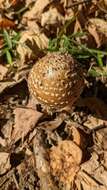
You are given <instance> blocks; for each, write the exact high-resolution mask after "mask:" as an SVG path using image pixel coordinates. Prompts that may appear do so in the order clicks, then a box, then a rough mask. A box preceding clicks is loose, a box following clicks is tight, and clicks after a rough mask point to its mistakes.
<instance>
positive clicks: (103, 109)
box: [82, 97, 107, 119]
mask: <svg viewBox="0 0 107 190" xmlns="http://www.w3.org/2000/svg"><path fill="white" fill-rule="evenodd" d="M82 104H83V105H84V106H87V107H88V108H89V109H90V110H91V111H92V112H95V113H96V115H97V117H100V118H103V119H107V105H106V104H105V103H104V102H103V100H101V99H99V98H97V97H87V98H84V99H82Z"/></svg>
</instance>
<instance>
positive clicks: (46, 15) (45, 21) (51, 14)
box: [41, 7, 64, 27]
mask: <svg viewBox="0 0 107 190" xmlns="http://www.w3.org/2000/svg"><path fill="white" fill-rule="evenodd" d="M63 23H64V17H63V16H62V15H61V14H60V13H59V12H58V10H57V8H55V7H50V8H49V10H48V11H45V12H43V13H42V15H41V25H42V26H43V27H46V26H47V27H48V26H49V25H53V26H54V27H56V26H57V27H58V26H60V25H61V24H63Z"/></svg>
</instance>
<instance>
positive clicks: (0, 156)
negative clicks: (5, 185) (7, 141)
mask: <svg viewBox="0 0 107 190" xmlns="http://www.w3.org/2000/svg"><path fill="white" fill-rule="evenodd" d="M10 168H11V165H10V157H9V153H6V152H0V175H2V174H4V173H5V172H7V171H8V170H9V169H10Z"/></svg>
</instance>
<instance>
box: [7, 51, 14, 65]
mask: <svg viewBox="0 0 107 190" xmlns="http://www.w3.org/2000/svg"><path fill="white" fill-rule="evenodd" d="M6 59H7V62H8V64H9V65H12V63H13V61H12V56H11V53H10V52H9V50H7V51H6Z"/></svg>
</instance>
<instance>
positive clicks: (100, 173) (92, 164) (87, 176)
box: [75, 152, 107, 190]
mask: <svg viewBox="0 0 107 190" xmlns="http://www.w3.org/2000/svg"><path fill="white" fill-rule="evenodd" d="M98 160H99V156H98V155H97V154H96V153H95V152H93V153H92V157H91V158H90V160H88V161H87V162H85V163H83V164H82V165H81V170H79V172H78V174H77V179H76V181H75V183H76V185H77V187H78V186H79V185H80V184H82V186H83V190H85V189H87V190H91V189H95V190H97V189H98V190H100V189H104V190H106V189H107V181H106V176H107V171H106V170H104V167H103V166H101V165H100V163H99V161H98Z"/></svg>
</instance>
